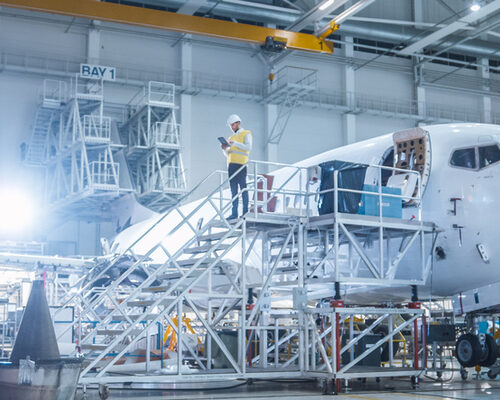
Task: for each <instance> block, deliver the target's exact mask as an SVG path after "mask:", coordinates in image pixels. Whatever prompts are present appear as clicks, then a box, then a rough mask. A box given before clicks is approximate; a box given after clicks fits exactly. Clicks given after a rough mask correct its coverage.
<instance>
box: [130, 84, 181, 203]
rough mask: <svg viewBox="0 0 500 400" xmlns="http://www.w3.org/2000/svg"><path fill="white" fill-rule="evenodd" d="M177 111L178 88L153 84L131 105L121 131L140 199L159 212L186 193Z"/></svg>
mask: <svg viewBox="0 0 500 400" xmlns="http://www.w3.org/2000/svg"><path fill="white" fill-rule="evenodd" d="M176 108H177V107H176V105H175V85H174V84H171V83H165V82H154V81H150V82H149V83H148V85H147V86H145V87H144V88H142V89H141V90H140V91H139V92H138V93H137V94H136V96H134V98H133V99H132V100H131V101H130V102H129V115H130V117H129V118H128V120H127V121H126V122H125V123H124V124H123V125H122V126H121V128H120V136H121V140H122V143H125V144H127V150H126V152H125V158H126V160H127V164H128V168H129V171H130V173H131V179H132V181H133V184H134V187H135V191H136V197H137V200H138V201H139V203H141V204H142V205H144V206H146V207H149V208H151V209H153V210H155V211H158V212H162V211H165V210H166V209H167V208H169V207H170V206H172V205H174V204H175V203H177V201H178V200H179V198H180V197H181V196H182V195H184V194H185V193H186V178H185V174H184V167H183V163H182V155H181V151H182V146H181V139H180V129H181V127H180V124H178V123H177V120H176V115H175V110H176Z"/></svg>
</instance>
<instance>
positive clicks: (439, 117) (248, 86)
mask: <svg viewBox="0 0 500 400" xmlns="http://www.w3.org/2000/svg"><path fill="white" fill-rule="evenodd" d="M81 62H85V60H84V59H81V60H73V59H64V58H61V57H47V56H41V55H40V56H37V55H31V54H30V55H27V54H14V53H8V52H3V53H1V54H0V63H1V64H0V65H2V66H7V67H10V66H12V67H13V68H15V69H23V70H26V71H27V72H29V71H36V72H45V73H47V74H53V73H54V71H55V72H56V73H57V74H66V75H73V74H74V73H76V72H77V71H79V68H80V63H81ZM110 63H112V62H111V61H110ZM120 71H121V72H120V77H121V78H120V79H121V80H123V81H124V82H126V83H129V84H131V85H142V84H143V82H147V81H160V82H161V81H165V82H173V83H175V84H176V85H177V86H178V91H179V92H180V93H183V92H187V93H200V92H202V93H206V94H213V95H221V96H230V97H234V96H238V97H241V98H248V99H255V100H262V98H263V96H264V94H265V92H266V91H267V89H266V85H267V82H266V83H264V84H263V83H262V82H261V81H257V80H249V79H244V78H241V77H228V76H222V75H219V74H213V73H207V72H197V71H189V70H172V71H158V70H153V69H147V68H144V67H138V66H123V67H121V68H120ZM454 76H455V75H450V79H448V80H447V81H446V83H447V84H448V83H450V84H451V85H450V87H455V86H456V83H457V82H458V81H457V80H456V79H454V80H452V78H453V77H454ZM478 85H481V86H484V80H481V81H479V80H478V81H477V82H475V83H474V85H472V86H474V87H475V88H476V89H481V88H478V87H477V86H478ZM489 85H490V87H492V88H493V89H492V93H493V94H494V93H495V90H494V88H495V87H497V86H498V85H499V83H498V82H496V81H495V80H493V79H490V80H489ZM458 88H460V87H458ZM307 96H308V98H307V99H302V100H301V104H303V105H306V106H312V107H318V105H319V106H320V107H323V108H327V109H329V108H332V107H340V108H343V107H347V105H346V100H345V92H342V91H335V90H329V91H324V90H320V89H318V90H317V91H315V92H314V93H309V94H308V95H307ZM357 97H358V98H359V99H362V98H366V99H367V100H368V99H369V101H365V100H360V105H362V104H364V106H363V107H362V110H371V111H372V112H378V111H380V107H379V104H381V103H380V101H377V100H376V99H377V98H378V99H379V100H382V104H385V106H384V107H383V109H384V110H385V111H386V112H390V113H394V114H397V113H399V112H402V114H404V115H406V116H410V117H414V118H416V119H419V118H421V116H419V115H418V112H417V110H418V109H417V107H416V102H414V101H412V100H404V99H397V98H390V97H382V96H371V95H364V94H360V93H358V94H357ZM361 103H362V104H361ZM372 106H373V107H374V108H373V109H372V108H368V107H372ZM365 107H366V108H365ZM398 110H399V111H398ZM404 110H406V111H404ZM426 114H427V116H426V119H427V120H429V121H445V122H446V121H458V122H459V121H464V122H481V116H480V113H479V110H477V111H473V110H470V109H467V108H466V107H460V108H459V109H457V108H456V107H452V106H447V105H443V104H427V112H426ZM424 119H425V118H424ZM499 121H500V114H498V113H493V116H492V122H493V123H498V122H499Z"/></svg>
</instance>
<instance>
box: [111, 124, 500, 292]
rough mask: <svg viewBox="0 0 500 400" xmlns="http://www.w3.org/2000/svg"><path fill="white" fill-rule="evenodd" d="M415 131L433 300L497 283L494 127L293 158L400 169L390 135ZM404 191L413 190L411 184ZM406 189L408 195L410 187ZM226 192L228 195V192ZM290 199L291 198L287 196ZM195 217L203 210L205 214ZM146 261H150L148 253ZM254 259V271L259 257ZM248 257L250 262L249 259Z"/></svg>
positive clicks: (446, 129) (499, 219)
mask: <svg viewBox="0 0 500 400" xmlns="http://www.w3.org/2000/svg"><path fill="white" fill-rule="evenodd" d="M419 132H421V133H422V132H425V138H424V143H423V147H424V148H423V149H422V150H421V152H420V153H421V155H422V156H423V160H422V162H421V163H420V166H421V167H420V172H421V175H422V187H423V210H422V213H423V214H422V219H423V220H424V221H432V222H434V223H435V224H436V225H437V226H439V227H440V228H441V229H442V230H443V232H442V233H441V234H440V235H439V237H438V241H437V243H436V263H435V266H434V271H433V277H432V291H431V294H432V295H433V296H439V297H443V296H452V295H455V294H458V293H461V292H462V293H463V292H465V291H467V290H472V289H477V288H480V287H483V286H486V285H489V284H491V283H493V282H496V281H500V254H499V252H500V250H499V248H498V247H497V244H496V241H497V240H498V239H497V236H498V234H499V233H500V232H499V231H498V230H499V229H500V228H499V226H500V212H499V211H498V209H497V207H498V205H497V202H496V200H497V199H498V196H499V194H500V149H499V143H500V126H497V125H486V124H445V125H434V126H426V127H424V128H423V129H420V128H417V129H415V130H409V131H403V132H396V133H391V134H387V135H384V136H380V137H376V138H373V139H369V140H366V141H363V142H359V143H355V144H351V145H348V146H344V147H340V148H337V149H334V150H331V151H327V152H324V153H321V154H319V155H316V156H314V157H311V158H308V159H306V160H303V161H299V162H298V163H296V164H295V165H296V166H300V167H314V166H317V165H319V164H321V163H324V162H327V161H331V160H342V161H349V162H354V163H363V164H380V165H382V164H384V165H389V166H393V165H395V163H398V165H397V166H399V167H401V168H405V167H404V166H402V164H401V162H404V160H399V162H398V161H397V160H396V158H397V157H396V158H394V140H396V138H397V137H402V138H404V137H405V136H404V135H408V133H410V134H416V135H417V136H418V135H419ZM398 134H399V136H398ZM394 160H396V161H394ZM407 161H408V162H407V164H406V165H409V166H408V167H407V168H412V167H413V169H417V168H416V167H417V166H416V164H413V166H412V165H410V164H411V163H412V160H407ZM395 166H396V165H395ZM270 175H273V176H274V187H278V186H280V184H281V183H282V182H283V181H284V179H286V177H287V176H289V175H290V169H287V168H282V169H279V170H277V171H275V172H271V173H270ZM370 179H374V177H372V176H369V174H367V177H366V178H365V182H366V181H368V180H370ZM414 183H415V182H413V184H414ZM389 184H390V183H389ZM285 188H288V189H290V188H295V189H297V188H298V179H294V180H292V181H290V182H289V183H287V184H286V185H285ZM410 189H411V190H410V192H412V191H413V187H411V188H410ZM309 190H312V189H309ZM406 190H407V192H408V188H407V189H406ZM225 194H226V195H227V191H225ZM409 195H411V193H410V194H409ZM200 201H201V200H198V201H194V202H191V203H188V204H185V205H183V206H182V207H181V210H183V212H185V213H188V212H189V210H193V209H194V208H195V207H196V206H197V205H198V204H200ZM291 202H292V203H293V199H292V200H291ZM278 207H279V206H278ZM405 211H406V212H405ZM213 213H214V211H210V212H208V211H207V215H206V217H207V218H209V217H211V216H212V215H213ZM411 213H415V210H414V209H413V210H412V208H411V207H409V208H406V209H403V218H406V217H408V216H411ZM201 214H202V215H203V211H201ZM405 214H407V215H405ZM197 215H198V214H197ZM160 218H161V215H154V216H153V217H151V218H149V219H146V220H143V221H141V222H139V223H137V224H134V225H132V226H131V227H129V228H127V229H125V230H124V231H123V232H121V233H119V234H118V235H117V236H116V238H115V240H114V242H113V244H112V246H111V248H112V250H113V252H115V253H119V252H120V251H123V250H125V249H126V248H127V247H128V246H129V245H130V244H132V243H133V242H134V241H135V240H136V239H137V238H138V237H139V236H140V235H141V234H142V233H143V232H145V231H146V229H147V228H148V227H150V226H152V225H153V224H154V223H155V222H156V221H158V220H159V219H160ZM179 221H180V217H179V216H178V215H177V214H175V215H171V216H168V217H167V218H165V219H164V220H162V221H161V223H160V224H159V225H158V227H157V228H156V229H154V230H153V231H151V232H150V233H148V234H147V235H146V237H145V238H144V239H143V240H141V241H139V242H138V243H137V244H136V245H135V246H134V247H133V250H134V252H135V253H136V254H144V253H145V251H146V249H147V248H148V246H151V244H152V243H156V242H158V241H160V240H161V238H162V237H165V236H166V235H167V233H168V232H169V229H171V228H172V227H173V226H175V224H177V223H178V222H179ZM193 223H196V221H193ZM182 239H183V237H182V232H177V233H176V235H175V237H174V238H172V237H165V239H164V242H165V243H164V244H165V245H166V246H167V248H168V249H169V251H174V250H175V249H176V245H177V243H179V244H180V243H182V242H183V240H182ZM152 258H153V260H154V259H155V258H154V254H153V255H152ZM155 261H159V262H161V260H155ZM253 261H255V262H256V264H255V267H256V268H258V260H253ZM251 262H252V260H250V264H251ZM409 268H411V266H410V267H409ZM429 285H430V282H429ZM429 290H430V286H429ZM391 292H393V290H392V289H391ZM408 294H409V293H408ZM408 294H406V296H408ZM499 300H500V296H499Z"/></svg>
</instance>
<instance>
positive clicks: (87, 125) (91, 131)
mask: <svg viewBox="0 0 500 400" xmlns="http://www.w3.org/2000/svg"><path fill="white" fill-rule="evenodd" d="M82 129H83V136H84V138H85V141H87V142H103V141H104V142H108V141H110V139H111V118H110V117H104V116H101V115H94V114H91V115H84V116H83V122H82Z"/></svg>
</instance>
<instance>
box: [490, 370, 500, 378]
mask: <svg viewBox="0 0 500 400" xmlns="http://www.w3.org/2000/svg"><path fill="white" fill-rule="evenodd" d="M497 375H498V374H497V373H496V371H495V370H492V369H490V370H489V371H488V378H490V379H493V380H495V379H497Z"/></svg>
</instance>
